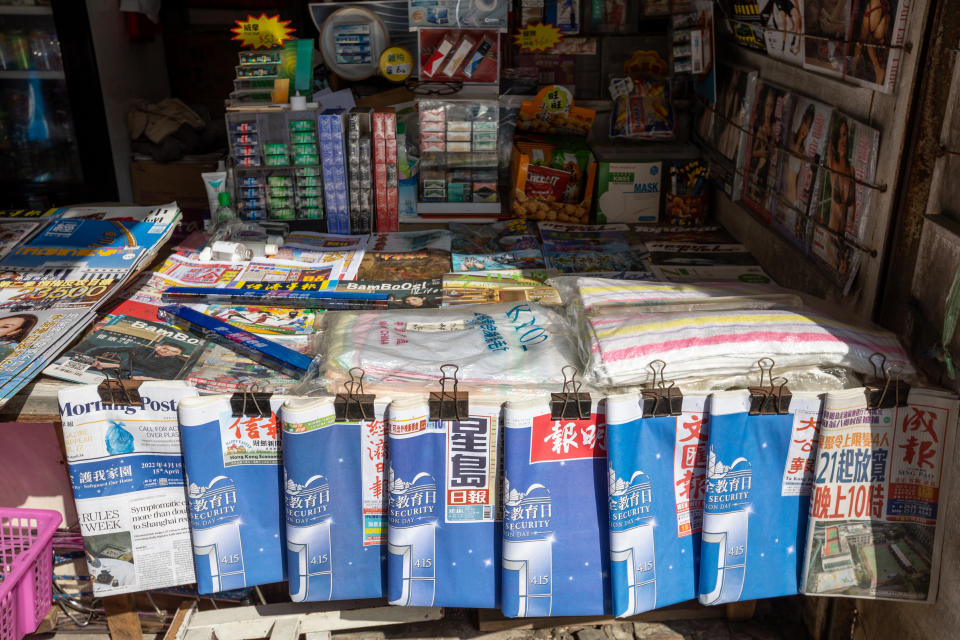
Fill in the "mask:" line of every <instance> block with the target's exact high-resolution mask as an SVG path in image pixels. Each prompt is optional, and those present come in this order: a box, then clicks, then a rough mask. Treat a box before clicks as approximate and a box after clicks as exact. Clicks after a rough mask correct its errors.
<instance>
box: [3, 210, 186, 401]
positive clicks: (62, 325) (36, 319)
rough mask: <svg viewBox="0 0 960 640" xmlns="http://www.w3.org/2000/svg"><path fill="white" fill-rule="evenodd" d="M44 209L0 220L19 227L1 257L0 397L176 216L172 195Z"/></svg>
mask: <svg viewBox="0 0 960 640" xmlns="http://www.w3.org/2000/svg"><path fill="white" fill-rule="evenodd" d="M46 213H49V214H50V215H44V216H37V217H32V218H30V220H29V221H27V220H26V219H25V218H24V219H23V221H20V220H18V221H17V228H16V229H14V228H11V229H6V228H5V227H0V234H5V233H7V232H9V233H11V234H22V235H20V240H19V241H20V244H18V245H15V246H13V247H10V248H7V247H4V249H6V250H7V252H6V255H5V256H4V257H3V258H2V259H0V404H2V403H4V402H6V401H7V400H9V399H10V397H11V396H13V395H14V394H15V393H16V392H17V391H19V390H20V389H21V388H22V387H23V386H24V385H25V384H26V383H27V382H29V381H30V380H31V379H32V378H33V377H34V376H35V375H37V374H38V373H39V372H40V371H41V370H42V369H43V368H44V367H45V366H46V365H47V364H49V363H50V361H52V360H53V359H54V358H55V357H56V356H57V355H58V354H59V353H60V352H61V351H63V349H64V348H66V347H67V345H69V344H70V342H71V341H72V340H73V339H74V338H75V337H76V336H77V335H78V334H79V333H80V332H82V331H83V330H84V329H86V327H87V326H88V325H90V323H91V322H92V321H93V318H94V312H95V311H96V309H97V308H98V307H99V306H100V305H101V304H102V303H103V302H104V301H105V300H106V299H108V298H109V297H110V296H111V295H112V294H113V293H115V292H116V291H117V290H118V289H119V288H120V287H121V286H122V285H123V283H124V282H125V281H126V280H127V279H128V278H129V277H130V275H131V274H133V273H135V272H136V271H137V270H138V269H141V268H142V267H144V266H145V265H146V264H147V263H148V262H149V261H150V260H152V258H153V256H155V255H156V253H157V251H159V249H160V247H161V246H163V244H164V243H165V242H166V241H167V240H168V239H169V238H170V235H171V234H172V233H173V229H174V227H175V226H176V224H177V223H178V222H179V220H180V210H179V208H178V207H177V206H176V204H175V203H174V204H170V205H165V206H162V207H153V208H144V207H137V208H130V207H119V208H112V209H92V208H91V209H86V208H85V209H66V210H63V209H58V210H53V211H51V212H46ZM5 224H7V225H9V224H11V223H9V222H8V223H5ZM24 225H35V226H34V227H33V228H32V229H27V228H26V227H25V226H24ZM3 237H4V236H3V235H0V243H2V242H3ZM23 240H26V241H23Z"/></svg>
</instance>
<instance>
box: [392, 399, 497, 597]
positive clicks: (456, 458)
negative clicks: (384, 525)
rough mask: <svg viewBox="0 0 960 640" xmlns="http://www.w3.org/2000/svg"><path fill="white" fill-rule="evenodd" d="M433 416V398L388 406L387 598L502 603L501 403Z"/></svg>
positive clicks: (479, 404)
mask: <svg viewBox="0 0 960 640" xmlns="http://www.w3.org/2000/svg"><path fill="white" fill-rule="evenodd" d="M470 400H471V401H470V410H469V415H468V416H467V417H466V419H464V420H451V421H439V420H436V421H435V420H429V413H428V409H427V399H426V397H424V398H411V399H404V400H398V401H394V402H393V403H392V404H391V405H390V409H389V425H390V429H389V447H388V449H389V457H388V471H387V486H388V489H389V518H388V529H387V598H388V600H389V601H390V604H394V605H404V606H424V607H429V606H449V607H476V608H495V607H497V606H499V577H500V576H499V567H500V536H501V531H500V515H499V513H498V509H499V504H498V503H499V490H498V486H497V478H498V477H499V473H498V455H497V451H498V447H499V440H500V434H499V426H500V404H499V402H494V401H493V400H489V401H481V400H479V399H474V398H472V397H471V399H470Z"/></svg>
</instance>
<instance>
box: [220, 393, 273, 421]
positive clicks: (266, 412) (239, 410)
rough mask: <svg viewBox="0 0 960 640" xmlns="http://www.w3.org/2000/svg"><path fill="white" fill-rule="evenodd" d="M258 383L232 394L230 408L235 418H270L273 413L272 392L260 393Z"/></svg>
mask: <svg viewBox="0 0 960 640" xmlns="http://www.w3.org/2000/svg"><path fill="white" fill-rule="evenodd" d="M256 389H257V386H256V385H250V386H248V387H246V388H245V389H243V390H242V391H238V392H237V393H235V394H233V395H232V396H230V409H231V411H232V415H233V417H234V418H240V417H242V416H247V417H248V418H269V417H270V416H272V415H273V409H271V408H270V396H272V395H273V394H271V393H258V392H257V390H256Z"/></svg>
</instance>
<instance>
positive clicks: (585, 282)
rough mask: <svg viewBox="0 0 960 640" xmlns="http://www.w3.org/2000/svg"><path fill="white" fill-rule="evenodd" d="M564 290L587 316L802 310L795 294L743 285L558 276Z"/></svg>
mask: <svg viewBox="0 0 960 640" xmlns="http://www.w3.org/2000/svg"><path fill="white" fill-rule="evenodd" d="M551 283H555V284H554V286H555V287H557V288H563V293H564V294H565V295H564V299H565V300H567V301H568V302H572V303H573V304H574V305H577V306H579V307H580V308H581V309H582V310H583V312H584V313H585V314H586V315H596V314H598V313H606V312H607V311H608V310H609V309H610V308H614V309H616V308H618V307H634V306H644V307H650V306H664V305H677V304H686V305H692V306H690V307H687V308H694V307H702V306H704V305H707V304H709V305H710V306H709V308H710V309H717V308H720V307H721V305H726V308H734V307H735V308H739V309H771V308H780V309H799V308H800V307H801V306H802V304H803V302H802V301H801V300H800V298H799V297H798V296H796V295H794V294H791V293H790V292H789V291H787V290H785V289H781V288H779V287H776V286H771V285H763V284H748V283H744V282H711V283H707V284H681V283H670V282H643V281H636V280H612V279H607V278H586V277H573V276H559V277H557V278H553V279H552V280H551Z"/></svg>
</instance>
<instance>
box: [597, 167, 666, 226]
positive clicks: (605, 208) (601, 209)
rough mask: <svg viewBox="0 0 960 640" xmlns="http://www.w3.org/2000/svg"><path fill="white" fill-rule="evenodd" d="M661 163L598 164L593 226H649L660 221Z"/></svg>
mask: <svg viewBox="0 0 960 640" xmlns="http://www.w3.org/2000/svg"><path fill="white" fill-rule="evenodd" d="M662 170H663V163H662V162H602V161H601V162H600V163H599V170H598V171H597V222H598V223H599V224H606V223H608V222H649V223H651V224H656V222H657V221H658V220H659V218H660V191H661V188H660V185H661V178H662Z"/></svg>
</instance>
